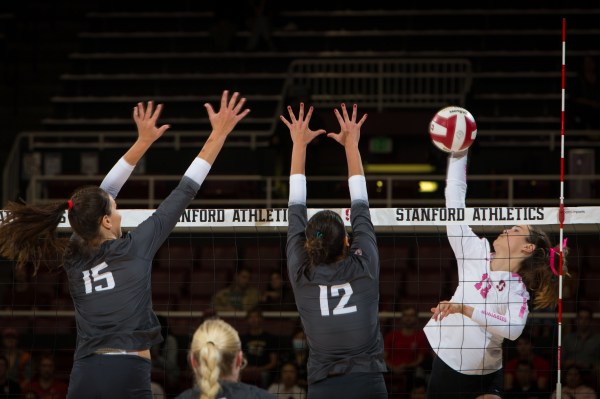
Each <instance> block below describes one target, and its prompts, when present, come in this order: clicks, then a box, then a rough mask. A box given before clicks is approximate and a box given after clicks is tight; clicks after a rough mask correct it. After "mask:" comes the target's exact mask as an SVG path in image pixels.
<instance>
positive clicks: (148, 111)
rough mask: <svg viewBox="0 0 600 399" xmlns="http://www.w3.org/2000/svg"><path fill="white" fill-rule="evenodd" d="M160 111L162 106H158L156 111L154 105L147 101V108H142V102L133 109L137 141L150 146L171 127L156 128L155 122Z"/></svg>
mask: <svg viewBox="0 0 600 399" xmlns="http://www.w3.org/2000/svg"><path fill="white" fill-rule="evenodd" d="M162 109H163V105H162V104H158V106H157V107H156V109H154V103H153V102H152V101H148V105H147V106H144V103H143V102H139V103H137V105H136V106H135V107H133V120H134V121H135V124H136V126H137V130H138V140H141V141H144V142H146V143H150V144H152V143H154V142H155V141H156V140H158V138H160V136H162V135H163V133H164V132H166V131H167V129H168V128H170V127H171V126H170V125H162V126H161V127H156V121H157V120H158V117H159V116H160V113H161V112H162Z"/></svg>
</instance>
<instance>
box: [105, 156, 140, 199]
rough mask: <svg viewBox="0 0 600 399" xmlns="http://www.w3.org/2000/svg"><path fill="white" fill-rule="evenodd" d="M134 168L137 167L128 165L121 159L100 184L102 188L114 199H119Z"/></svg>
mask: <svg viewBox="0 0 600 399" xmlns="http://www.w3.org/2000/svg"><path fill="white" fill-rule="evenodd" d="M134 168H135V165H130V164H128V163H127V161H125V160H124V159H123V158H121V159H119V160H118V161H117V163H116V164H115V166H113V167H112V169H111V170H110V171H109V172H108V173H107V174H106V176H105V177H104V179H103V180H102V183H100V188H101V189H102V190H104V191H106V192H107V193H109V194H110V195H111V196H112V197H113V198H117V195H118V194H119V191H121V188H122V187H123V184H125V182H126V181H127V179H129V176H131V172H133V169H134Z"/></svg>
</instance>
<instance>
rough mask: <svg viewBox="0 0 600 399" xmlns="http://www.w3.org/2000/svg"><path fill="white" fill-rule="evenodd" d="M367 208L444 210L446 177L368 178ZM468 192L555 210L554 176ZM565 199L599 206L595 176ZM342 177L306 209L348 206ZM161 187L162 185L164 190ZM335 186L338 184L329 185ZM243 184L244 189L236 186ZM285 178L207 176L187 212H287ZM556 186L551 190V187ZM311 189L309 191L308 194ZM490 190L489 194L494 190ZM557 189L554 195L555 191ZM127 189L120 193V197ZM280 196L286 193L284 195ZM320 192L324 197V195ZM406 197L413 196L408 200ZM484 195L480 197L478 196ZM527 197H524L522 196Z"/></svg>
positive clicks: (322, 184) (321, 186)
mask: <svg viewBox="0 0 600 399" xmlns="http://www.w3.org/2000/svg"><path fill="white" fill-rule="evenodd" d="M102 178H103V176H99V175H98V176H80V175H60V176H33V177H32V178H31V180H30V182H29V185H28V188H27V198H28V200H29V201H30V202H33V203H38V204H39V203H47V202H52V201H57V200H65V199H66V197H67V196H68V195H70V191H69V192H59V193H58V194H59V195H60V196H56V195H52V194H49V192H48V190H47V188H48V187H51V186H52V184H56V183H57V182H60V183H61V184H65V183H69V182H70V185H69V188H70V189H72V188H74V187H76V186H79V185H85V184H98V183H99V182H100V181H101V180H102ZM366 178H367V185H368V187H369V202H370V204H371V206H373V207H383V208H393V207H398V206H410V207H414V206H419V207H426V206H444V198H443V197H444V196H443V187H444V184H445V183H444V182H445V179H446V176H445V175H367V176H366ZM180 179H181V176H173V175H144V176H141V175H134V176H131V178H130V179H129V181H130V183H129V184H131V182H133V183H134V184H135V182H137V183H140V182H141V183H142V184H141V185H138V186H137V187H136V189H135V190H133V191H135V192H136V193H135V194H136V196H135V197H134V198H131V197H130V196H129V197H127V196H121V197H120V198H119V205H120V206H125V207H138V208H147V209H153V208H155V207H156V206H158V204H160V202H161V201H162V199H164V197H166V195H167V194H168V192H167V189H166V188H165V186H168V185H169V182H170V184H171V186H174V185H175V184H176V182H177V181H179V180H180ZM468 179H469V190H470V193H471V192H474V196H469V197H468V204H469V206H489V205H493V206H509V207H510V206H557V205H558V203H559V200H558V195H559V191H558V176H555V175H469V177H468ZM424 180H426V181H431V182H434V183H435V184H437V187H438V188H437V192H433V193H419V192H418V187H419V182H421V181H424ZM565 180H566V185H567V189H568V190H567V193H568V192H569V191H570V189H578V188H582V187H583V190H582V192H583V193H584V194H583V195H581V198H569V196H568V194H567V198H566V202H567V205H568V206H584V205H599V204H600V199H599V198H598V197H597V196H596V195H594V192H597V188H600V185H599V183H598V181H599V180H600V176H598V175H566V176H565ZM345 182H346V176H311V177H310V178H309V179H308V183H307V184H308V190H309V192H310V193H319V194H318V196H317V197H314V196H313V197H311V196H310V195H309V197H308V202H309V205H311V206H315V204H318V206H323V207H335V206H344V205H345V204H347V202H348V198H349V197H348V191H347V189H344V188H342V189H341V190H338V191H336V192H330V195H327V194H328V192H327V190H328V189H329V190H331V187H333V186H336V187H343V184H345ZM165 183H166V184H165ZM332 183H338V184H332ZM241 184H243V185H244V186H243V187H242V186H240V185H241ZM287 185H288V177H287V176H285V177H275V176H257V175H221V176H218V175H209V176H208V177H207V179H206V182H205V183H204V184H203V187H202V189H201V190H206V191H204V192H202V191H201V194H200V195H199V196H198V199H196V200H194V201H193V202H192V204H191V205H192V206H200V207H217V208H223V207H247V206H252V207H256V208H277V207H279V208H281V207H287V202H288V199H287V197H286V195H285V194H282V193H281V191H280V192H277V188H281V187H287ZM553 185H555V186H556V187H554V186H553ZM311 187H312V189H311ZM494 187H495V189H492V188H494ZM554 188H556V190H554ZM131 191H132V190H129V191H127V186H125V187H124V188H123V192H124V193H128V194H129V193H131ZM284 192H285V191H284ZM323 192H324V193H323ZM411 193H416V194H415V195H411ZM482 193H483V194H485V195H482ZM527 193H529V195H527Z"/></svg>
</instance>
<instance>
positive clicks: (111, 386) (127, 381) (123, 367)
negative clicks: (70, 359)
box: [67, 355, 153, 399]
mask: <svg viewBox="0 0 600 399" xmlns="http://www.w3.org/2000/svg"><path fill="white" fill-rule="evenodd" d="M151 369H152V366H151V363H150V360H148V359H145V358H143V357H140V356H137V355H91V356H87V357H84V358H83V359H79V360H76V361H75V363H73V369H72V370H71V376H70V378H69V392H68V393H67V399H81V398H86V399H121V398H123V399H127V398H136V399H152V398H153V396H152V390H151V389H150V372H151Z"/></svg>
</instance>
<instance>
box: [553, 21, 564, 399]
mask: <svg viewBox="0 0 600 399" xmlns="http://www.w3.org/2000/svg"><path fill="white" fill-rule="evenodd" d="M566 27H567V21H566V19H565V18H563V19H562V68H561V69H562V70H561V110H560V208H559V211H558V221H559V223H560V226H559V239H558V245H559V247H558V248H559V251H558V257H559V264H558V265H559V267H558V350H557V362H556V364H557V367H556V369H557V370H556V373H557V376H556V398H557V399H561V398H562V387H561V383H560V374H561V350H562V317H563V312H562V311H563V309H562V295H563V245H564V243H563V226H564V222H565V203H564V199H565V53H566V36H567V33H566V31H567V29H566ZM552 256H554V255H552Z"/></svg>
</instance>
